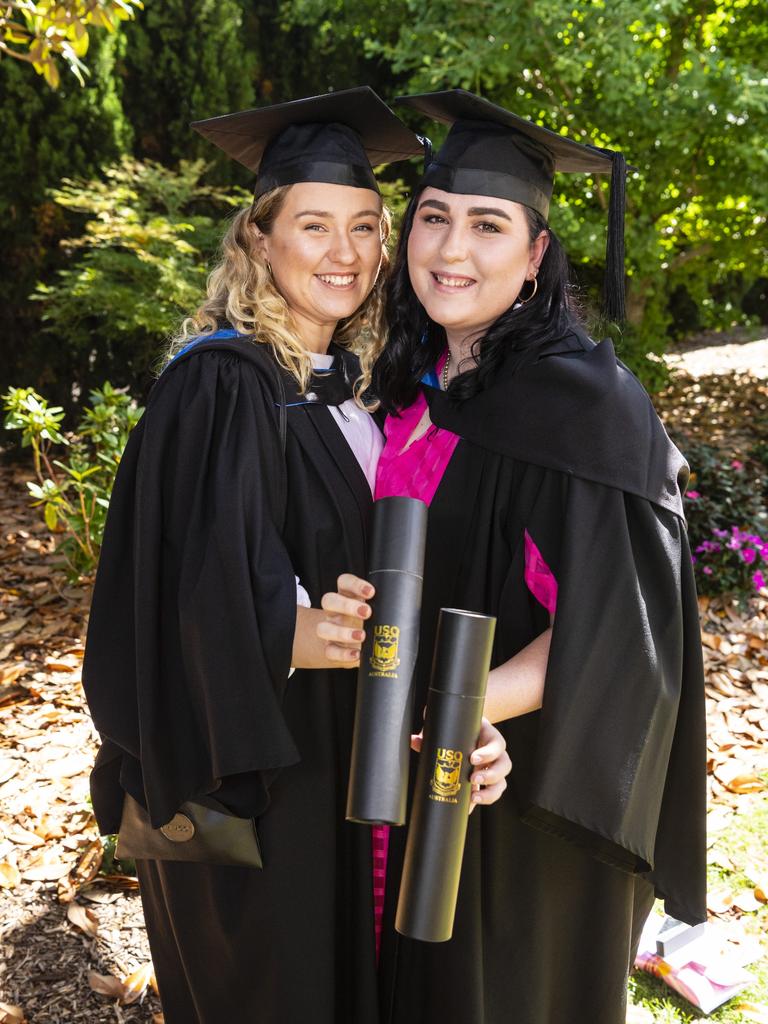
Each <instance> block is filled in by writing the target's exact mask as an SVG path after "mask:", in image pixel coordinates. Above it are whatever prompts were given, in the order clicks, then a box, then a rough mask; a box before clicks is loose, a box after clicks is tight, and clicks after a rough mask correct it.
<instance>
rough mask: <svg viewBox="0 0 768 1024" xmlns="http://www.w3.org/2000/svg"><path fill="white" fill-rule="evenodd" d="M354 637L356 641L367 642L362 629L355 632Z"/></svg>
mask: <svg viewBox="0 0 768 1024" xmlns="http://www.w3.org/2000/svg"><path fill="white" fill-rule="evenodd" d="M352 636H353V638H354V639H355V640H365V633H364V632H363V631H362V629H356V630H354V632H353V633H352Z"/></svg>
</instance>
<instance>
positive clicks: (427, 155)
mask: <svg viewBox="0 0 768 1024" xmlns="http://www.w3.org/2000/svg"><path fill="white" fill-rule="evenodd" d="M416 138H417V139H418V140H419V142H420V143H421V144H422V146H423V147H424V168H423V170H422V172H421V173H422V174H424V173H426V170H427V168H428V167H429V165H430V164H431V163H432V156H433V154H434V150H433V149H432V140H431V139H428V138H427V136H426V135H417V136H416Z"/></svg>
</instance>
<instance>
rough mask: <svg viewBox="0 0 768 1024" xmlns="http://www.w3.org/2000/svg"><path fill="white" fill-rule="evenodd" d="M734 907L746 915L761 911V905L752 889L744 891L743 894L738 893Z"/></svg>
mask: <svg viewBox="0 0 768 1024" xmlns="http://www.w3.org/2000/svg"><path fill="white" fill-rule="evenodd" d="M733 905H734V907H736V908H737V909H738V910H741V911H742V912H743V913H745V914H752V913H754V912H755V911H756V910H759V909H760V903H759V902H758V900H757V899H756V898H755V894H754V892H753V890H752V889H742V891H741V892H739V893H737V894H736V896H735V897H734V900H733Z"/></svg>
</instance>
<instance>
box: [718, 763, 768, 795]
mask: <svg viewBox="0 0 768 1024" xmlns="http://www.w3.org/2000/svg"><path fill="white" fill-rule="evenodd" d="M715 776H716V778H717V779H718V781H719V782H721V783H722V784H723V785H724V786H725V787H726V789H729V790H730V791H731V793H758V792H759V791H760V790H762V789H764V788H765V787H764V784H763V781H762V779H760V778H759V776H757V775H755V773H754V772H753V771H752V768H751V766H750V765H747V764H745V763H744V762H743V761H738V760H736V758H731V759H730V760H728V761H726V762H725V764H722V765H719V766H718V767H717V768H715Z"/></svg>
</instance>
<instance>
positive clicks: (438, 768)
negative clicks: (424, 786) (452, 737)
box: [429, 747, 464, 804]
mask: <svg viewBox="0 0 768 1024" xmlns="http://www.w3.org/2000/svg"><path fill="white" fill-rule="evenodd" d="M463 760H464V755H463V754H462V752H461V751H460V750H449V749H448V748H447V747H438V748H437V755H436V757H435V768H434V771H433V772H432V778H431V780H430V789H431V790H432V792H431V793H430V794H429V795H430V799H432V800H439V801H441V802H444V803H451V804H455V803H457V802H458V801H457V800H456V795H457V793H458V792H459V790H460V789H461V763H462V761H463Z"/></svg>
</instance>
